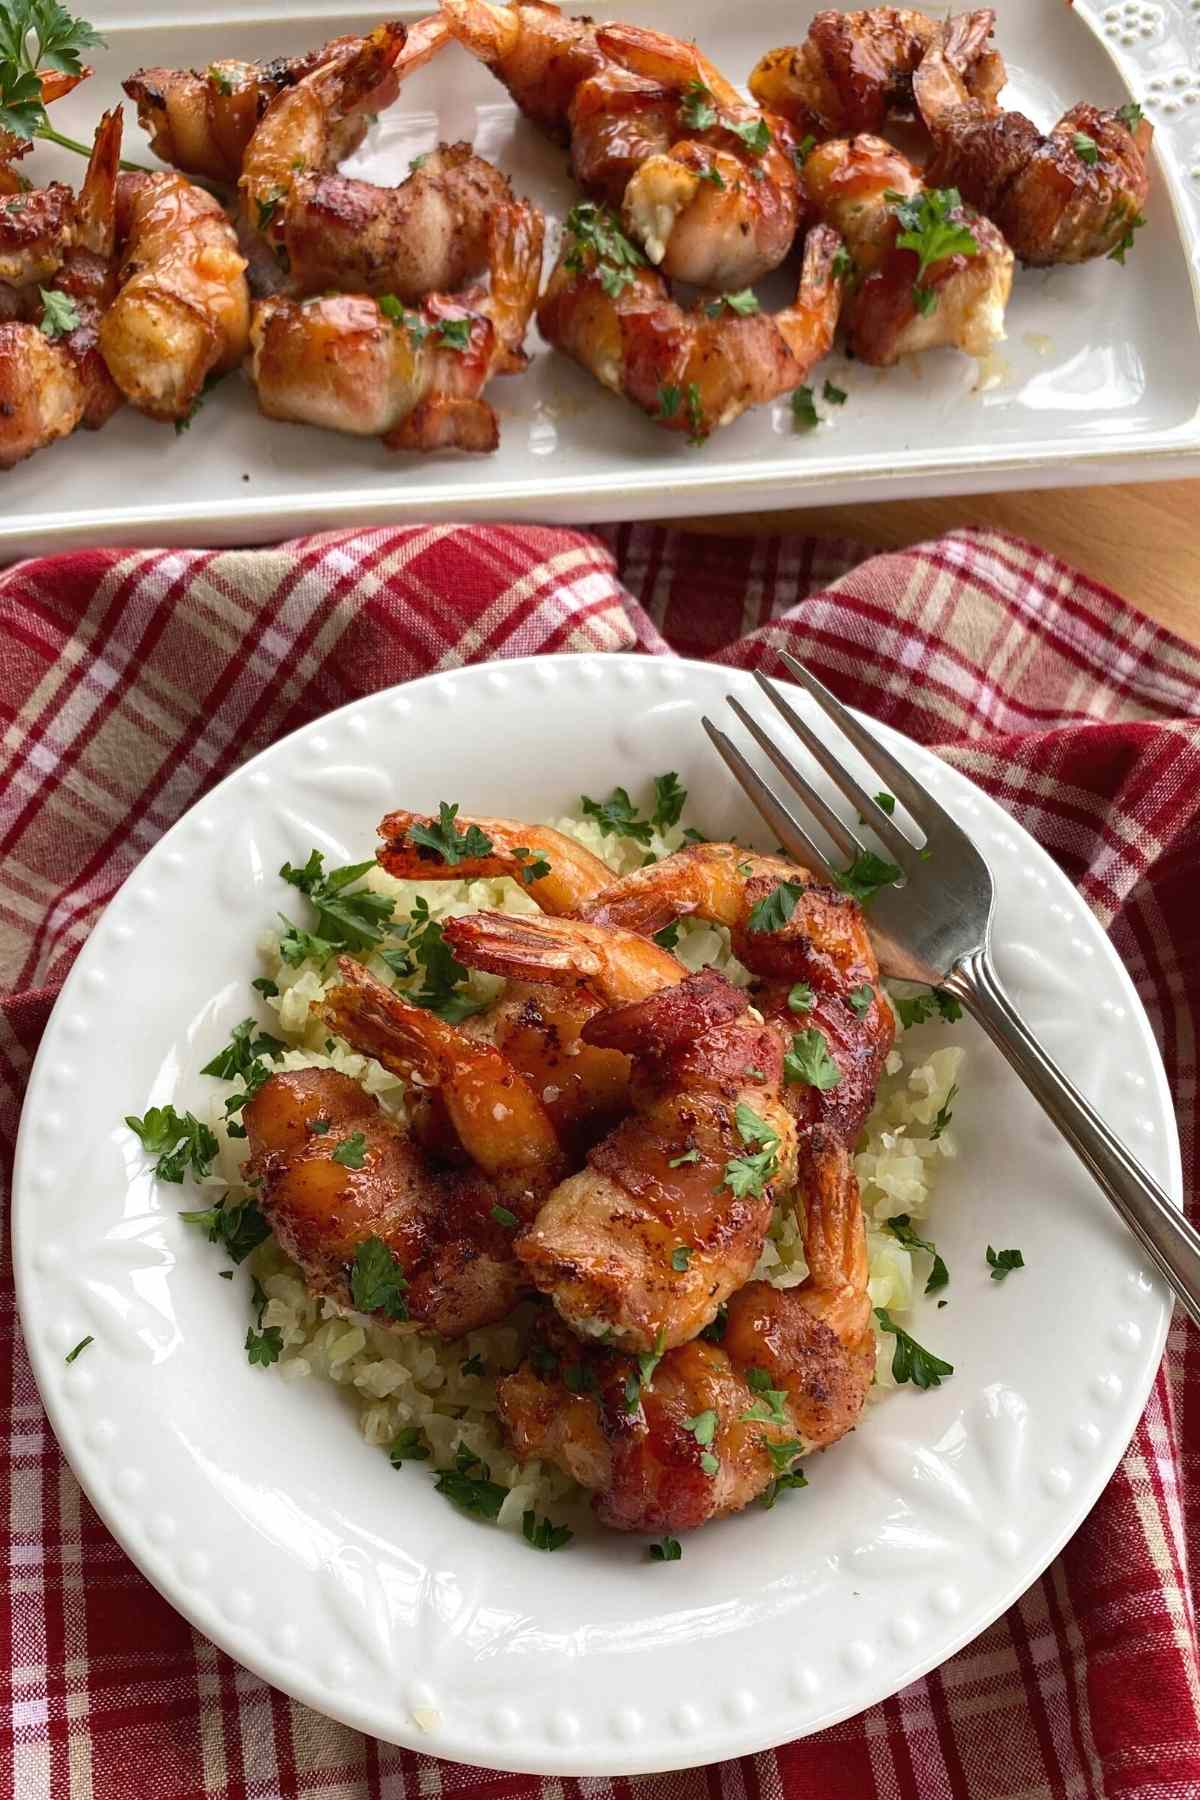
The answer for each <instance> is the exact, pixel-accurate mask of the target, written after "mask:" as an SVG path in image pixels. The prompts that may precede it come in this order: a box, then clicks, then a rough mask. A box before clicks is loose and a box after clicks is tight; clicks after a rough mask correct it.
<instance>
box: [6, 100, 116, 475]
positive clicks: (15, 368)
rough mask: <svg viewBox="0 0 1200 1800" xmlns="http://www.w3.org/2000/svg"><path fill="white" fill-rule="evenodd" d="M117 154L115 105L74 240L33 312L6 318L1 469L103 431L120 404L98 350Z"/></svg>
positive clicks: (76, 214)
mask: <svg viewBox="0 0 1200 1800" xmlns="http://www.w3.org/2000/svg"><path fill="white" fill-rule="evenodd" d="M120 155H121V111H120V108H119V107H118V108H116V109H115V110H114V111H112V112H108V113H105V115H104V117H103V118H102V119H101V121H100V123H99V125H98V126H97V128H96V136H95V142H94V144H93V147H92V154H91V158H90V160H89V162H88V167H87V173H86V174H85V176H84V179H83V183H82V185H81V187H80V190H79V197H78V199H77V200H76V199H74V196H72V207H71V214H70V219H69V223H68V226H67V228H66V235H67V236H69V239H70V242H69V246H68V247H67V248H65V249H64V251H63V255H62V260H61V262H60V264H59V266H58V268H57V270H56V271H55V273H54V275H53V277H52V278H51V280H50V284H49V286H47V287H43V288H41V290H40V297H39V301H38V304H37V306H36V308H35V311H36V315H37V316H36V318H35V319H33V320H30V321H28V322H12V323H8V324H0V468H9V467H11V466H12V465H13V464H14V463H16V462H19V461H20V460H21V459H22V458H23V457H26V456H31V455H32V454H33V453H34V451H35V450H40V449H43V448H44V447H45V446H46V445H47V444H50V443H53V442H55V441H56V440H57V439H59V438H61V437H66V436H68V435H69V434H70V433H71V432H72V431H74V430H75V429H76V428H77V427H78V426H80V425H82V426H84V427H85V428H86V429H87V430H90V431H97V430H99V428H100V427H101V426H102V425H103V424H105V423H106V422H107V420H108V419H110V418H111V417H112V415H113V413H114V412H115V411H116V410H117V408H118V407H119V406H120V404H121V393H120V390H119V389H118V388H117V386H116V384H115V383H114V381H113V379H112V376H111V375H110V374H109V371H108V367H107V365H106V363H105V361H104V359H103V357H102V356H101V354H100V349H99V325H100V320H101V317H102V315H103V312H104V308H105V307H106V306H107V305H108V303H109V301H110V300H111V298H112V295H113V293H114V291H115V287H116V210H117V209H116V189H117V174H118V168H119V163H120ZM68 191H69V190H68ZM2 214H3V205H2V204H0V216H2Z"/></svg>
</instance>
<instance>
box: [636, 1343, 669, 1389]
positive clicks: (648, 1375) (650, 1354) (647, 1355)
mask: <svg viewBox="0 0 1200 1800" xmlns="http://www.w3.org/2000/svg"><path fill="white" fill-rule="evenodd" d="M666 1345H667V1334H666V1331H665V1329H664V1330H661V1331H660V1332H659V1334H658V1336H657V1337H656V1338H655V1340H654V1348H653V1350H642V1351H640V1352H639V1353H638V1359H637V1366H638V1376H639V1378H640V1380H641V1384H642V1386H643V1387H644V1388H648V1387H649V1386H650V1383H651V1381H652V1380H653V1379H654V1371H655V1369H657V1367H658V1365H659V1363H660V1362H661V1361H662V1359H663V1351H664V1350H665V1349H666Z"/></svg>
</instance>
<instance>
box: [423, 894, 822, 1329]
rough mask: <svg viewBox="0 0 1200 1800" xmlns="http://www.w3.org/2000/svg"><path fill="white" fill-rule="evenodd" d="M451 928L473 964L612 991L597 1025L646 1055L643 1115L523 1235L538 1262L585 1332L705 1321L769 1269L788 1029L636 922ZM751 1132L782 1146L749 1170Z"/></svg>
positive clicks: (637, 1070)
mask: <svg viewBox="0 0 1200 1800" xmlns="http://www.w3.org/2000/svg"><path fill="white" fill-rule="evenodd" d="M445 934H446V939H447V942H449V943H450V944H451V946H452V947H453V949H454V951H455V954H456V955H457V956H458V957H459V958H460V959H461V960H462V961H464V962H466V963H467V964H468V965H474V966H475V967H477V968H479V967H483V968H488V969H491V970H493V971H495V972H501V973H519V974H520V975H522V976H523V978H525V979H532V980H542V981H544V982H546V983H548V984H550V985H563V986H565V987H566V988H568V989H572V988H574V989H584V990H586V992H587V993H588V994H590V995H592V996H594V997H596V998H598V999H600V1000H602V1001H604V1002H606V1003H607V1006H606V1009H605V1010H604V1011H601V1012H599V1013H596V1014H595V1015H594V1016H593V1017H591V1018H590V1019H589V1020H588V1021H587V1022H586V1023H585V1024H584V1026H583V1030H582V1037H583V1040H584V1042H585V1043H588V1044H592V1045H595V1046H597V1047H599V1048H601V1049H606V1050H610V1051H620V1052H622V1053H623V1054H624V1055H626V1056H628V1057H630V1058H632V1061H633V1065H634V1082H633V1089H632V1101H633V1108H634V1111H633V1114H632V1116H631V1117H630V1118H628V1119H626V1120H624V1121H623V1122H622V1123H621V1124H620V1125H618V1126H617V1128H616V1130H615V1131H613V1132H611V1133H610V1134H609V1135H608V1137H606V1138H605V1139H604V1140H603V1141H602V1142H601V1143H599V1144H597V1145H596V1146H595V1147H594V1148H593V1149H592V1150H591V1151H590V1152H589V1154H588V1159H587V1167H586V1168H584V1169H583V1170H581V1171H580V1172H579V1173H578V1174H575V1175H571V1176H569V1177H568V1178H567V1180H565V1181H563V1182H562V1183H560V1184H559V1186H558V1187H556V1188H555V1189H554V1191H553V1192H552V1193H551V1194H550V1195H549V1196H548V1198H547V1199H546V1201H545V1202H544V1204H543V1205H542V1208H541V1210H540V1211H539V1213H538V1215H537V1219H536V1221H535V1222H534V1224H533V1225H532V1226H531V1227H530V1228H529V1229H528V1230H527V1231H525V1232H523V1233H522V1235H521V1237H520V1238H519V1239H518V1242H517V1254H518V1256H519V1257H520V1259H521V1261H522V1263H523V1264H524V1266H525V1267H526V1268H527V1269H528V1271H529V1273H530V1274H531V1275H532V1277H533V1280H534V1281H535V1282H536V1284H537V1286H538V1287H539V1288H540V1289H541V1290H542V1291H543V1292H544V1293H547V1294H549V1295H550V1296H551V1298H552V1299H553V1301H554V1304H555V1306H556V1307H557V1309H558V1311H559V1313H560V1314H561V1315H562V1317H563V1318H564V1319H566V1321H567V1322H568V1323H569V1324H570V1325H572V1326H573V1327H574V1328H575V1329H576V1330H577V1331H579V1332H581V1333H583V1334H585V1335H587V1334H590V1335H595V1334H597V1333H606V1334H607V1335H609V1336H610V1337H611V1338H612V1339H613V1340H615V1341H619V1342H621V1343H622V1344H624V1345H625V1346H627V1347H629V1348H632V1349H634V1350H642V1351H649V1350H651V1349H653V1348H654V1347H655V1345H656V1344H658V1347H659V1348H661V1347H662V1344H664V1343H665V1344H677V1343H682V1342H684V1341H686V1339H688V1338H690V1337H694V1336H695V1335H696V1333H697V1332H698V1331H700V1330H702V1329H703V1327H704V1326H705V1325H706V1324H708V1322H709V1320H710V1319H712V1317H713V1316H714V1314H715V1313H716V1311H717V1309H718V1307H719V1306H720V1305H721V1304H722V1303H723V1301H724V1300H725V1299H726V1298H727V1297H728V1295H729V1294H730V1293H732V1292H733V1290H734V1289H735V1288H737V1287H739V1286H741V1284H742V1283H743V1282H744V1281H745V1280H746V1278H747V1276H748V1275H749V1273H750V1271H751V1270H752V1269H753V1267H754V1264H755V1263H756V1261H757V1260H758V1256H759V1252H760V1251H761V1249H762V1243H763V1238H764V1236H765V1233H766V1229H767V1226H768V1224H769V1223H770V1218H771V1207H772V1204H773V1199H772V1196H773V1192H774V1190H775V1188H776V1187H777V1186H783V1185H787V1184H788V1182H789V1181H790V1178H791V1170H792V1167H793V1162H794V1129H793V1126H792V1123H791V1118H790V1115H789V1114H788V1113H787V1111H786V1109H785V1108H784V1107H783V1106H782V1104H781V1102H780V1100H779V1088H780V1084H781V1081H782V1069H783V1063H782V1057H783V1048H782V1045H781V1043H780V1041H779V1039H778V1037H777V1035H776V1033H775V1032H774V1031H773V1030H772V1029H771V1028H770V1027H769V1026H766V1025H763V1024H762V1023H761V1022H760V1021H759V1020H757V1019H756V1018H754V1017H753V1016H752V1015H751V1013H750V1008H749V1002H748V1000H747V997H746V995H745V993H744V992H743V991H741V990H740V989H738V988H735V987H734V986H733V985H732V983H730V982H729V981H727V980H726V979H725V977H724V976H723V975H720V974H718V973H717V972H716V971H715V970H711V969H706V970H702V971H700V973H698V974H694V975H687V974H686V973H685V971H684V970H683V968H682V967H681V966H680V965H679V964H678V963H677V962H676V960H675V959H674V957H672V956H671V955H670V953H669V952H667V951H664V950H661V949H660V948H659V946H657V945H656V944H654V943H653V941H652V940H650V939H646V938H640V937H638V936H637V935H636V934H634V933H630V932H625V931H619V930H618V931H613V930H611V929H609V928H606V927H597V926H595V925H589V924H587V923H586V922H582V921H579V920H575V919H560V920H550V919H539V918H524V917H520V918H514V917H512V916H511V915H509V914H503V913H482V914H470V915H467V916H466V917H464V918H460V919H453V920H450V921H449V922H448V923H447V925H446V926H445ZM747 1145H750V1147H751V1149H752V1150H755V1151H761V1150H762V1146H763V1145H766V1146H768V1147H769V1152H770V1154H769V1155H766V1156H760V1160H759V1163H758V1164H757V1165H755V1166H756V1167H757V1168H758V1171H759V1173H758V1175H757V1176H755V1177H754V1178H753V1179H752V1178H751V1176H752V1175H753V1171H752V1170H748V1171H747V1172H746V1176H747V1178H746V1179H745V1180H742V1179H741V1175H740V1174H739V1173H737V1172H736V1171H735V1159H739V1158H744V1156H745V1154H746V1149H747ZM768 1165H769V1166H768ZM737 1167H738V1169H740V1168H741V1164H740V1163H738V1165H737Z"/></svg>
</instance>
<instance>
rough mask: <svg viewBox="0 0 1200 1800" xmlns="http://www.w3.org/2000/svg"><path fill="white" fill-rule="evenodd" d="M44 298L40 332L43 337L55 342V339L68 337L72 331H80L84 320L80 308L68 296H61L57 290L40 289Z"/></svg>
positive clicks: (39, 291)
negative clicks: (80, 314)
mask: <svg viewBox="0 0 1200 1800" xmlns="http://www.w3.org/2000/svg"><path fill="white" fill-rule="evenodd" d="M38 293H39V294H40V295H41V297H42V318H41V323H40V325H39V326H38V330H39V331H40V332H41V334H42V336H43V337H48V338H50V339H51V341H53V340H54V339H55V338H60V337H67V336H68V335H69V333H71V332H72V331H78V329H79V327H80V325H81V324H82V322H83V321H82V320H81V318H80V316H79V308H78V307H77V306H76V304H75V302H74V301H73V300H72V299H71V298H70V296H69V295H68V294H60V293H59V292H58V290H57V289H56V288H39V289H38Z"/></svg>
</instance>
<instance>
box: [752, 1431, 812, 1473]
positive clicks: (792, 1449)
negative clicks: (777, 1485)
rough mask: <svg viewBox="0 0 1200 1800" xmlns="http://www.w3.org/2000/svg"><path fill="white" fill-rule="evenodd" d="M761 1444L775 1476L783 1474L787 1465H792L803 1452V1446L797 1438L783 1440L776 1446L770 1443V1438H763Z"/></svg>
mask: <svg viewBox="0 0 1200 1800" xmlns="http://www.w3.org/2000/svg"><path fill="white" fill-rule="evenodd" d="M761 1442H762V1447H763V1449H764V1450H765V1451H766V1453H767V1455H768V1456H769V1457H770V1459H771V1466H772V1467H773V1468H774V1470H775V1473H776V1474H777V1475H782V1474H784V1473H785V1472H786V1470H787V1468H788V1465H789V1464H790V1463H794V1462H795V1460H796V1458H797V1457H798V1456H800V1455H802V1454H803V1451H804V1445H803V1444H802V1443H800V1441H799V1440H798V1439H797V1438H784V1440H783V1441H782V1443H778V1444H775V1443H772V1441H771V1439H770V1438H763V1439H762V1440H761Z"/></svg>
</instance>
